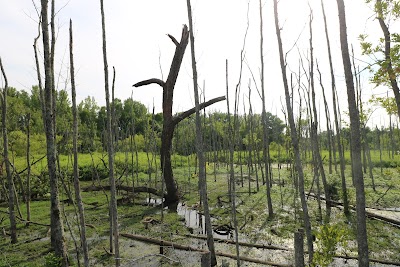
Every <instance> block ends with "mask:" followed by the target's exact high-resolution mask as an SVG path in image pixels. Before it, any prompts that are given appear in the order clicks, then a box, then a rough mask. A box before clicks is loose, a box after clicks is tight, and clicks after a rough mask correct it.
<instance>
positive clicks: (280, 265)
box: [120, 233, 293, 267]
mask: <svg viewBox="0 0 400 267" xmlns="http://www.w3.org/2000/svg"><path fill="white" fill-rule="evenodd" d="M120 236H123V237H126V238H130V239H134V240H137V241H141V242H147V243H151V244H155V245H161V244H163V245H164V246H171V247H173V248H174V249H180V250H186V251H196V252H201V253H205V252H207V251H206V250H204V249H199V248H195V247H190V246H185V245H180V244H177V243H173V242H169V241H166V240H160V239H156V238H152V237H147V236H142V235H134V234H126V233H120ZM215 254H216V255H218V256H222V257H227V258H232V259H236V257H237V256H236V255H233V254H229V253H225V252H218V251H216V252H215ZM240 260H243V261H248V262H254V263H260V264H264V265H269V266H278V267H290V266H293V265H291V264H284V263H276V262H269V261H263V260H259V259H254V258H250V257H245V256H240Z"/></svg>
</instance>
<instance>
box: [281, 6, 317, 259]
mask: <svg viewBox="0 0 400 267" xmlns="http://www.w3.org/2000/svg"><path fill="white" fill-rule="evenodd" d="M274 17H275V30H276V35H277V39H278V48H279V59H280V64H281V70H282V79H283V85H284V89H285V99H286V108H287V114H288V121H289V125H290V136H291V139H292V146H293V152H294V158H295V164H296V166H295V167H296V171H297V174H298V177H299V193H300V200H301V206H302V209H303V220H304V228H305V232H306V236H307V246H308V252H309V255H310V257H309V262H310V263H311V262H312V259H313V254H314V248H313V238H312V234H311V222H310V217H309V215H308V206H307V202H306V198H305V193H304V173H303V166H302V162H301V159H300V149H299V140H298V137H297V133H296V126H295V124H294V116H293V108H292V106H291V103H290V95H289V86H288V81H287V76H286V62H285V60H284V57H283V48H282V39H281V30H280V26H279V20H278V1H277V0H274Z"/></svg>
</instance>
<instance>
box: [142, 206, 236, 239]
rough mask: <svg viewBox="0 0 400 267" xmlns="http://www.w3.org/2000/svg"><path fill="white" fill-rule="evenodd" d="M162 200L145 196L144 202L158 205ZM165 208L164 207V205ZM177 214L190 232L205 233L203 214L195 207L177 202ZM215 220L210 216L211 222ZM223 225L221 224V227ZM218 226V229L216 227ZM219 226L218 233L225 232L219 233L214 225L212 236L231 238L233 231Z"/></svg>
mask: <svg viewBox="0 0 400 267" xmlns="http://www.w3.org/2000/svg"><path fill="white" fill-rule="evenodd" d="M161 201H162V200H161V199H159V198H156V199H154V198H147V199H146V202H145V204H146V205H148V206H153V207H155V206H158V205H161V203H162V202H161ZM165 209H166V207H165ZM177 212H178V215H180V216H183V217H184V219H185V226H186V227H187V228H188V229H189V231H190V232H191V233H192V234H197V235H199V234H200V235H206V222H205V216H204V215H203V214H201V213H199V212H198V211H197V210H196V209H192V208H190V207H187V206H185V205H182V203H179V204H178V208H177ZM213 221H214V222H215V221H216V219H215V218H212V217H211V224H212V223H213ZM223 227H224V226H222V228H223ZM218 228H219V229H218ZM222 228H221V227H217V229H216V230H217V231H218V230H219V231H218V232H219V233H223V232H226V234H219V233H217V232H216V231H215V227H213V229H214V231H213V236H214V238H220V239H233V232H232V229H230V228H229V227H228V229H226V230H225V229H222Z"/></svg>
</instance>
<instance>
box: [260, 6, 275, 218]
mask: <svg viewBox="0 0 400 267" xmlns="http://www.w3.org/2000/svg"><path fill="white" fill-rule="evenodd" d="M259 9H260V10H259V12H260V60H261V100H262V116H261V118H262V129H263V158H264V164H265V181H266V183H265V185H266V189H267V205H268V217H269V218H272V217H273V216H274V211H273V208H272V198H271V181H270V177H269V171H270V169H269V138H268V127H267V112H266V109H265V92H264V89H265V88H264V67H265V66H264V31H263V26H264V25H263V13H262V3H261V0H259Z"/></svg>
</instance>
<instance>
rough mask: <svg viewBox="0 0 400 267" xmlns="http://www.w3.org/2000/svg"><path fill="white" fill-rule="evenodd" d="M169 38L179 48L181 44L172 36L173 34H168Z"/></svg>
mask: <svg viewBox="0 0 400 267" xmlns="http://www.w3.org/2000/svg"><path fill="white" fill-rule="evenodd" d="M167 36H168V37H169V38H170V39H171V41H172V42H173V43H174V44H175V45H176V46H179V42H178V41H177V40H176V39H175V37H174V36H172V35H171V34H167Z"/></svg>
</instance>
